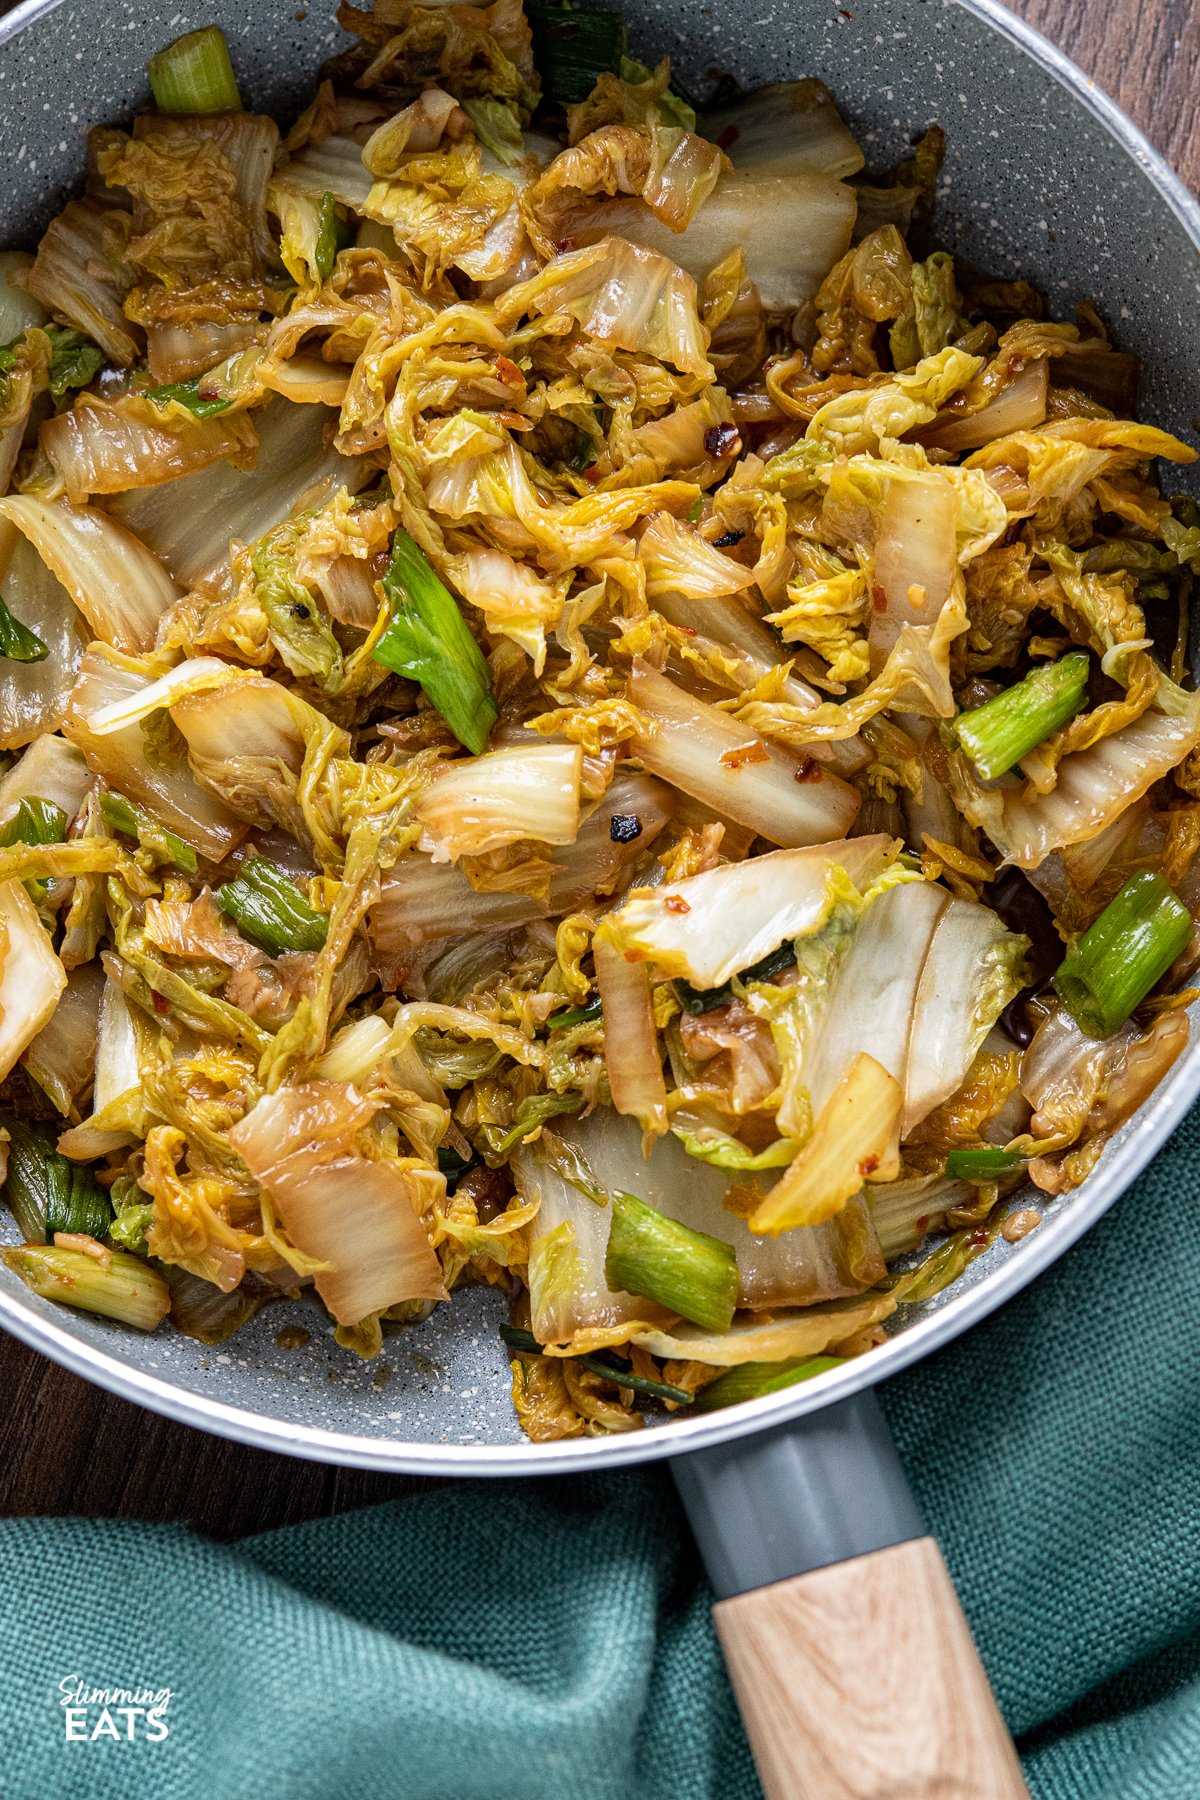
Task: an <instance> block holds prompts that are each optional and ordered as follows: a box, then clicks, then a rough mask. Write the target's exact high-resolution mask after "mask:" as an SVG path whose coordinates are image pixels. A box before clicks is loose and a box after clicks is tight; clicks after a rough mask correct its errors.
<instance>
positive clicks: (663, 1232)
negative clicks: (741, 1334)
mask: <svg viewBox="0 0 1200 1800" xmlns="http://www.w3.org/2000/svg"><path fill="white" fill-rule="evenodd" d="M604 1279H605V1280H606V1281H607V1283H608V1285H609V1287H610V1288H613V1289H614V1290H617V1291H623V1292H624V1293H627V1294H643V1295H645V1297H646V1298H647V1299H648V1300H657V1301H658V1302H659V1303H660V1305H662V1306H667V1307H669V1308H670V1309H671V1311H672V1312H674V1313H679V1314H680V1316H681V1317H682V1318H685V1319H689V1320H690V1321H691V1323H692V1324H693V1325H701V1326H703V1327H704V1328H705V1329H706V1330H708V1331H728V1330H729V1327H730V1325H731V1324H732V1323H733V1315H734V1311H735V1309H736V1307H737V1300H738V1291H739V1288H740V1285H741V1282H740V1277H739V1275H738V1265H737V1257H736V1255H735V1254H734V1250H733V1246H732V1244H726V1243H722V1241H721V1239H720V1238H714V1237H709V1236H708V1234H707V1233H706V1232H703V1231H692V1230H690V1229H689V1227H688V1226H686V1225H681V1224H679V1222H678V1220H676V1219H668V1218H666V1217H665V1216H664V1215H663V1214H662V1213H660V1212H656V1211H655V1209H654V1207H652V1206H647V1205H646V1203H645V1201H644V1200H638V1199H636V1198H635V1197H634V1195H632V1194H621V1193H618V1194H614V1195H613V1202H612V1223H611V1225H610V1227H609V1233H608V1251H607V1254H606V1255H605V1258H604Z"/></svg>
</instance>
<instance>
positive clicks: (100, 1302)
mask: <svg viewBox="0 0 1200 1800" xmlns="http://www.w3.org/2000/svg"><path fill="white" fill-rule="evenodd" d="M0 1258H3V1261H4V1263H5V1265H6V1267H8V1268H10V1269H11V1270H12V1271H13V1273H14V1274H15V1275H19V1276H20V1277H21V1280H22V1281H23V1282H24V1283H25V1285H26V1286H27V1287H30V1288H32V1289H33V1291H34V1293H35V1294H40V1295H41V1297H42V1299H43V1300H57V1301H59V1302H60V1303H61V1304H62V1305H64V1306H77V1307H79V1308H80V1310H81V1311H83V1312H90V1313H99V1314H100V1316H101V1317H102V1318H105V1319H119V1320H120V1322H121V1324H123V1325H136V1326H137V1328H138V1330H139V1331H153V1330H154V1329H155V1327H156V1326H158V1325H161V1323H162V1321H163V1320H164V1319H165V1318H166V1316H167V1313H168V1312H169V1311H170V1306H171V1296H170V1293H169V1291H168V1289H167V1284H166V1282H165V1281H164V1280H163V1278H162V1276H161V1275H159V1274H158V1273H157V1271H156V1270H154V1269H152V1268H150V1267H149V1266H148V1265H147V1264H146V1263H144V1262H142V1261H140V1260H139V1258H138V1257H136V1256H130V1255H129V1253H128V1252H127V1251H124V1250H113V1251H110V1253H109V1258H108V1261H107V1264H106V1263H104V1262H101V1261H99V1260H98V1258H96V1257H94V1256H89V1255H88V1254H87V1252H86V1251H85V1250H71V1249H68V1248H67V1247H66V1246H65V1245H59V1244H44V1245H43V1244H20V1245H17V1246H10V1247H9V1248H7V1249H5V1250H0Z"/></svg>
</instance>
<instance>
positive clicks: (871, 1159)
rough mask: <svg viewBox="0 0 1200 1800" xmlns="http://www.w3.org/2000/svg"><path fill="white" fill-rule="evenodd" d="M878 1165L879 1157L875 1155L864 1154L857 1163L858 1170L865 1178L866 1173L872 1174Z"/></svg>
mask: <svg viewBox="0 0 1200 1800" xmlns="http://www.w3.org/2000/svg"><path fill="white" fill-rule="evenodd" d="M878 1167H879V1158H878V1157H877V1156H864V1157H863V1159H862V1161H861V1162H860V1163H859V1165H858V1172H859V1174H860V1175H861V1176H863V1178H864V1179H865V1178H866V1177H867V1176H868V1175H873V1174H874V1173H875V1171H876V1169H877V1168H878Z"/></svg>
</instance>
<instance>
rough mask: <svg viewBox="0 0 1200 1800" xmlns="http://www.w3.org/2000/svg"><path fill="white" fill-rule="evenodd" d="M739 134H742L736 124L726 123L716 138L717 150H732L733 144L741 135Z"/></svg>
mask: <svg viewBox="0 0 1200 1800" xmlns="http://www.w3.org/2000/svg"><path fill="white" fill-rule="evenodd" d="M741 135H742V134H741V132H740V131H739V130H738V128H737V126H736V125H727V126H726V127H725V129H724V131H723V132H722V133H721V135H720V137H719V138H718V139H717V149H718V150H732V149H733V146H734V145H735V144H736V143H737V141H738V139H739V138H740V137H741Z"/></svg>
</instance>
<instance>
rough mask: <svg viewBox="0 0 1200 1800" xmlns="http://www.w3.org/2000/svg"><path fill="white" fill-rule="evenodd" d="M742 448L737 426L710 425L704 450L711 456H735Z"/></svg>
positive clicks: (705, 436) (705, 435) (705, 438)
mask: <svg viewBox="0 0 1200 1800" xmlns="http://www.w3.org/2000/svg"><path fill="white" fill-rule="evenodd" d="M741 447H742V440H741V438H740V437H739V436H738V429H737V426H736V425H710V426H709V428H708V430H707V431H706V432H705V434H704V448H705V449H706V450H707V451H708V454H709V455H710V456H734V455H736V453H737V452H738V451H739V450H740V449H741Z"/></svg>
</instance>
